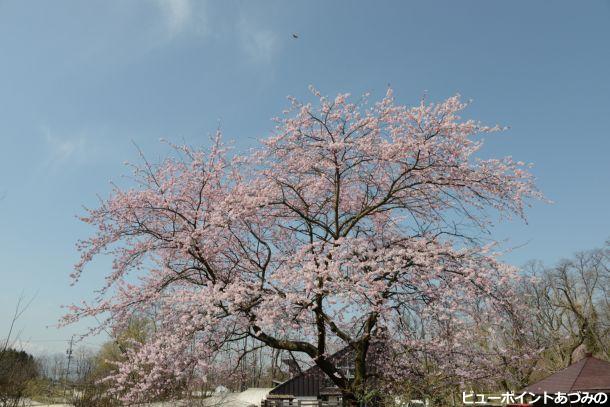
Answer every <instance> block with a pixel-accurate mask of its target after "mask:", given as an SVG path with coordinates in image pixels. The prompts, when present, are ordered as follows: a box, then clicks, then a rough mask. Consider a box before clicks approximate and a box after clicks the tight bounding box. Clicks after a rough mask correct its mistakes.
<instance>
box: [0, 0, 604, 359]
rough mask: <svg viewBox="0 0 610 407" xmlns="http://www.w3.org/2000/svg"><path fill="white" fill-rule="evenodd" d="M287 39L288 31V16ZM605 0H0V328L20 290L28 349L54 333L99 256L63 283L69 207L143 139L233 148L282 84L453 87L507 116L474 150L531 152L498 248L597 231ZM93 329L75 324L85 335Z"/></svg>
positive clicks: (81, 231)
mask: <svg viewBox="0 0 610 407" xmlns="http://www.w3.org/2000/svg"><path fill="white" fill-rule="evenodd" d="M293 32H297V33H299V38H298V39H294V38H292V33H293ZM609 43H610V2H608V1H586V2H584V1H583V2H574V1H553V2H542V1H512V2H490V1H484V0H481V1H460V2H456V1H449V0H448V1H429V2H415V1H394V2H391V1H375V2H373V1H370V2H363V1H331V2H322V1H317V2H311V1H310V2H287V1H274V2H271V1H270V2H262V1H261V2H254V1H250V2H246V1H243V2H236V1H226V2H220V1H218V2H204V1H199V2H196V1H188V0H175V1H169V0H168V1H153V0H151V1H129V2H126V1H98V2H82V1H55V2H27V1H0V58H1V59H0V61H1V62H0V142H1V144H0V196H4V198H3V199H2V200H0V337H1V336H4V335H5V331H6V329H5V327H7V324H8V320H9V314H10V311H11V307H12V306H13V304H14V303H15V301H16V299H17V297H18V296H19V294H20V293H21V292H22V291H23V292H24V293H25V295H26V296H32V295H34V294H35V293H37V295H36V298H35V299H34V301H33V302H32V305H31V307H30V309H29V310H28V312H27V313H26V314H25V315H24V317H23V319H22V320H21V321H20V324H19V328H20V329H21V330H22V332H21V338H22V339H23V340H24V341H30V343H29V345H28V349H31V350H33V351H35V352H42V351H47V352H54V351H63V350H64V349H65V346H66V343H65V342H62V341H66V340H67V339H69V337H70V335H71V334H72V333H74V332H78V331H82V330H83V329H84V327H85V325H83V324H80V325H78V326H74V327H70V328H66V329H61V330H58V329H56V328H53V327H50V328H48V327H47V326H49V325H53V324H54V323H56V321H57V319H58V318H59V316H60V315H61V314H62V312H63V311H62V310H61V309H60V308H59V307H60V305H61V304H67V303H70V302H73V301H78V300H80V299H83V298H91V297H92V294H91V293H92V290H93V289H95V287H97V286H98V285H99V283H100V281H101V280H102V277H103V274H104V272H105V270H106V267H107V264H104V262H98V263H97V264H96V265H95V266H93V267H91V268H89V272H88V273H86V274H85V276H84V279H83V281H82V283H81V284H79V285H77V286H76V287H70V286H69V278H68V274H69V273H70V272H71V269H72V265H73V264H74V262H75V261H76V259H77V253H76V250H75V248H74V243H75V242H76V240H77V239H78V238H82V237H86V236H87V235H88V234H89V233H90V232H91V230H90V229H88V228H87V227H86V226H85V225H82V224H80V223H79V222H78V221H77V219H76V218H75V215H78V214H82V213H83V212H82V209H81V208H82V206H83V205H94V204H95V202H96V194H100V195H102V196H104V195H105V194H106V193H107V192H108V190H109V184H108V182H109V181H110V180H118V179H120V176H121V174H124V173H125V172H126V168H125V167H124V165H123V163H124V162H125V161H126V160H128V161H136V160H137V151H136V149H135V148H134V146H133V143H136V144H137V145H138V146H140V148H142V149H143V150H144V152H145V153H146V154H147V156H148V157H150V158H152V159H154V158H156V157H162V156H164V155H165V154H166V153H167V149H166V148H165V147H164V145H162V144H160V143H159V139H160V138H166V139H169V140H175V141H181V140H186V141H187V142H189V143H191V144H202V145H204V144H206V143H207V142H208V138H207V136H208V134H209V133H211V132H213V131H214V130H215V129H216V128H217V127H218V126H219V125H220V126H221V127H222V129H223V131H224V133H225V135H226V136H227V137H228V138H229V139H232V140H234V141H235V144H236V145H237V147H239V148H247V147H250V146H253V145H255V141H256V139H257V138H260V137H263V136H265V135H266V134H268V133H269V131H270V130H271V129H272V123H271V121H270V120H269V119H270V118H271V117H273V116H276V115H278V114H279V113H280V112H281V110H282V109H283V108H285V107H286V106H287V101H286V99H285V97H286V95H294V96H297V97H306V96H307V94H308V91H307V86H308V85H310V84H313V85H315V86H316V87H317V88H318V89H320V90H321V91H322V92H323V93H325V94H329V95H332V94H334V93H336V92H339V91H341V92H351V93H353V94H360V93H362V92H365V91H371V92H372V93H373V97H375V96H381V95H382V94H383V92H384V91H385V88H386V86H387V84H388V83H390V84H391V85H392V87H393V88H394V89H395V94H396V96H397V99H398V100H399V101H400V102H403V103H407V104H408V103H415V102H417V101H418V100H419V99H420V97H421V96H422V95H423V94H424V93H427V94H428V98H429V99H430V100H440V99H442V98H445V97H448V96H450V95H452V94H455V93H457V92H459V93H460V94H462V95H463V96H464V97H465V98H472V99H473V100H474V103H473V105H472V107H471V108H470V109H469V110H468V116H471V117H475V118H478V119H481V120H483V121H484V122H486V123H490V124H495V123H499V124H502V125H508V126H510V127H511V129H510V130H509V131H507V132H505V133H503V134H501V135H498V136H488V137H487V139H488V144H487V147H486V148H485V150H484V153H485V154H488V155H512V156H513V157H515V158H516V159H519V160H523V161H530V162H534V163H535V165H536V166H535V167H534V170H533V171H534V173H535V175H536V176H537V177H538V180H539V182H538V184H539V186H540V187H541V189H542V190H543V191H544V192H545V194H546V195H547V197H548V198H550V199H552V200H553V201H554V202H555V203H554V204H553V205H543V204H537V205H535V206H534V207H533V208H532V209H531V210H530V212H529V223H528V224H527V225H525V224H523V223H522V222H505V223H502V224H500V225H498V226H497V227H496V228H494V230H493V237H495V238H496V239H498V240H501V241H503V242H505V246H504V247H517V249H516V250H514V251H513V252H512V253H510V254H509V255H508V256H507V257H506V260H507V261H509V262H511V263H513V264H516V265H521V264H523V263H525V262H526V261H527V260H529V259H541V260H543V261H545V262H547V263H552V262H554V261H555V260H557V259H559V258H561V257H564V256H569V255H570V254H571V253H572V252H574V251H576V250H582V249H587V248H593V247H596V246H600V245H601V244H602V243H603V242H604V240H605V239H607V238H608V237H610V228H609V226H610V217H609V216H608V202H609V201H610V182H609V181H610V176H609V175H610V164H609V163H610V160H609V159H608V152H609V151H610V139H609V134H608V131H609V130H608V129H609V128H610V78H609V73H610V47H609V46H608V44H609ZM101 341H103V338H91V339H89V340H88V342H89V344H90V345H95V344H99V343H100V342H101Z"/></svg>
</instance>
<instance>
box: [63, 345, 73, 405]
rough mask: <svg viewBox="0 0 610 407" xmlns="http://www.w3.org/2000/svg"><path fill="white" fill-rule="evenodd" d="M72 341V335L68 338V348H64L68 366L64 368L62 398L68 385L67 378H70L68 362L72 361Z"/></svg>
mask: <svg viewBox="0 0 610 407" xmlns="http://www.w3.org/2000/svg"><path fill="white" fill-rule="evenodd" d="M73 343H74V335H72V337H71V338H70V345H69V346H68V350H66V355H68V366H67V368H66V374H65V375H64V398H66V390H67V387H68V380H69V378H70V362H71V361H72V345H73Z"/></svg>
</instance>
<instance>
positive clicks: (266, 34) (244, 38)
mask: <svg viewBox="0 0 610 407" xmlns="http://www.w3.org/2000/svg"><path fill="white" fill-rule="evenodd" d="M237 31H238V33H239V40H240V45H241V47H242V49H243V51H244V52H245V53H246V56H247V57H248V58H249V59H250V60H251V61H253V62H256V63H264V64H268V63H270V62H271V61H272V59H273V57H274V55H275V53H276V51H277V48H278V45H279V41H278V38H277V35H276V34H275V33H274V32H273V31H272V30H270V29H268V28H265V27H261V26H260V25H259V24H257V22H255V21H253V20H252V19H250V18H248V17H247V16H245V15H243V14H242V16H241V18H240V20H239V22H238V24H237Z"/></svg>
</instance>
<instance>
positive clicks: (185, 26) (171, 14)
mask: <svg viewBox="0 0 610 407" xmlns="http://www.w3.org/2000/svg"><path fill="white" fill-rule="evenodd" d="M156 4H157V7H158V9H159V12H160V13H161V18H162V20H163V21H162V23H163V25H164V28H165V40H172V39H174V38H175V37H177V36H178V35H180V34H182V33H185V32H190V33H191V34H198V35H204V34H206V33H207V32H208V30H207V28H208V24H207V23H208V21H207V14H206V2H205V1H193V0H157V1H156Z"/></svg>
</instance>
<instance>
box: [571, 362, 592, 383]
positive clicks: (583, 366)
mask: <svg viewBox="0 0 610 407" xmlns="http://www.w3.org/2000/svg"><path fill="white" fill-rule="evenodd" d="M591 358H592V356H585V357H584V358H583V359H584V360H585V362H584V363H583V364H582V366H581V367H580V370H579V371H578V374H577V375H576V377H575V378H574V381H573V382H572V384H571V385H570V390H573V389H574V385H575V384H576V382H577V381H578V378H579V377H580V375H581V374H582V372H583V370H585V366H587V363H589V360H590V359H591ZM581 360H582V359H581ZM579 362H580V360H579Z"/></svg>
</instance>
